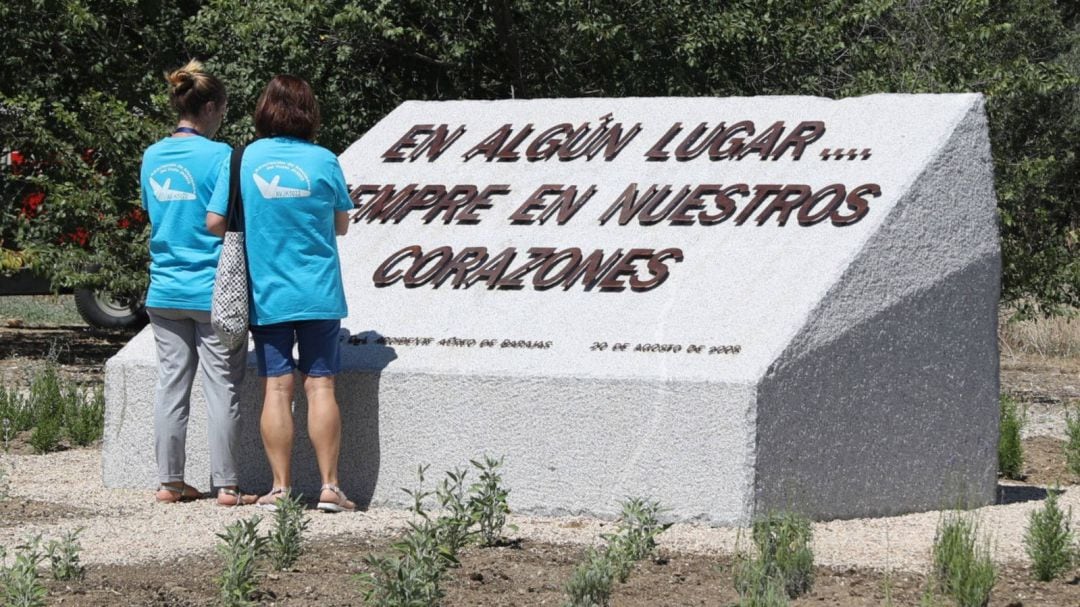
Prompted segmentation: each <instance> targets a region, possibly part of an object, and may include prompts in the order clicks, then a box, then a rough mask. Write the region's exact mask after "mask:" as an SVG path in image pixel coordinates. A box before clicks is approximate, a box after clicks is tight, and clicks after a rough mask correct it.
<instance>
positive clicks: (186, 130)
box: [173, 126, 202, 137]
mask: <svg viewBox="0 0 1080 607" xmlns="http://www.w3.org/2000/svg"><path fill="white" fill-rule="evenodd" d="M177 133H189V134H191V135H198V136H200V137H202V133H200V132H199V131H198V130H197V129H193V128H191V127H190V126H178V127H176V130H175V131H173V135H175V134H177Z"/></svg>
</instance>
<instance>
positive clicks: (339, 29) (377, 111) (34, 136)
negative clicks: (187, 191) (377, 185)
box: [0, 0, 1080, 310]
mask: <svg viewBox="0 0 1080 607" xmlns="http://www.w3.org/2000/svg"><path fill="white" fill-rule="evenodd" d="M1076 21H1077V10H1076V9H1075V7H1073V6H1072V4H1071V3H1064V2H1055V1H1054V0H994V1H991V0H824V1H822V0H731V1H728V2H723V3H720V2H715V3H714V2H708V3H703V2H697V1H693V0H640V1H638V2H632V3H630V2H617V1H615V0H396V1H393V2H390V1H388V0H326V1H323V2H305V1H302V0H242V1H241V0H205V1H204V2H190V3H188V4H179V5H178V4H174V3H164V2H149V1H139V0H95V1H93V2H90V1H87V0H84V1H82V2H79V1H65V2H59V1H52V2H50V1H44V0H12V1H11V2H9V3H7V4H6V5H5V6H4V7H2V8H0V27H2V28H3V30H4V31H5V32H11V31H19V32H20V35H19V36H7V37H6V39H9V40H12V39H14V40H15V42H13V43H12V44H13V48H12V49H11V50H9V51H8V52H7V53H6V56H5V57H4V58H3V61H4V63H3V68H2V69H3V70H4V72H3V74H2V75H3V76H4V78H3V82H0V103H2V104H3V105H2V106H0V117H3V118H4V122H5V123H11V122H12V121H11V120H9V118H10V116H12V115H13V112H14V114H17V118H16V120H15V121H14V123H15V124H16V131H18V132H19V133H22V134H24V135H25V134H27V133H30V134H29V135H27V136H25V137H14V138H13V137H11V133H12V131H10V130H7V129H5V130H3V131H0V133H2V134H3V136H4V140H3V141H4V143H5V145H7V146H9V147H12V145H11V143H10V142H13V141H15V142H17V143H18V145H20V146H24V147H26V148H27V149H36V145H37V143H38V141H39V140H40V139H43V138H44V139H48V140H49V141H52V142H53V143H55V145H56V146H61V142H65V143H66V144H67V146H68V148H69V149H71V148H74V149H76V150H78V149H81V148H82V147H85V146H86V145H87V144H88V143H92V144H94V146H95V147H94V149H96V150H99V151H100V153H101V154H102V156H104V157H108V158H109V163H108V166H109V167H112V168H114V169H115V170H116V171H117V173H118V174H117V175H116V176H115V179H114V178H113V176H112V175H113V174H112V173H108V176H107V178H106V181H107V182H108V184H109V185H107V186H105V189H102V190H100V192H101V195H100V196H99V197H98V198H97V199H96V200H97V203H95V204H99V205H105V206H108V204H109V201H110V200H111V201H112V204H113V205H115V206H117V207H120V208H121V209H123V208H126V207H124V205H129V206H130V204H132V203H133V201H135V200H136V199H137V198H136V191H135V188H136V187H137V183H135V182H131V181H130V180H127V179H128V178H129V177H130V175H132V174H134V173H133V170H134V169H130V168H125V169H121V168H120V167H119V165H118V164H117V162H127V163H130V164H132V165H137V163H138V162H137V161H138V154H137V149H138V148H139V147H140V146H143V145H146V144H147V143H149V142H150V141H151V140H152V139H154V138H155V137H156V136H160V134H161V133H162V130H163V129H164V128H165V126H164V125H165V122H167V120H168V115H167V113H166V112H164V111H163V103H162V93H163V91H164V86H163V84H162V82H161V80H160V73H161V72H162V71H163V70H165V69H168V68H170V67H173V66H175V65H177V64H179V63H181V62H182V61H183V60H184V59H186V58H187V57H188V56H197V57H199V58H202V59H204V60H208V63H209V65H210V66H211V68H212V69H213V70H215V72H216V73H218V74H219V75H220V76H222V78H223V79H224V80H225V82H226V84H227V85H228V87H229V90H230V104H229V106H230V110H229V111H230V115H229V116H228V117H227V122H226V127H225V128H224V130H223V132H222V136H223V138H225V139H226V140H228V141H230V142H231V143H241V142H245V141H247V140H250V138H251V137H252V136H253V129H252V125H251V119H250V113H251V109H252V108H253V107H254V103H255V100H256V97H257V95H258V93H259V92H260V90H261V88H262V87H263V85H264V84H265V83H266V82H267V80H269V78H270V77H271V76H273V75H274V74H277V73H282V72H290V73H295V74H298V75H300V76H303V77H305V78H307V79H308V80H309V81H310V82H311V83H312V85H313V86H314V88H315V90H316V92H317V93H318V94H319V96H320V101H321V103H322V106H323V116H324V125H323V129H322V132H321V134H320V139H319V142H320V143H321V144H323V145H325V146H327V147H329V148H331V149H332V150H335V151H337V152H340V151H342V150H344V148H345V147H347V146H348V145H349V144H350V143H351V142H352V141H353V140H355V139H356V138H357V137H358V136H359V135H360V134H361V133H363V132H364V131H365V130H366V129H367V128H369V127H370V126H372V125H373V124H374V123H375V122H377V121H378V119H379V118H381V117H382V116H383V115H385V114H386V113H387V112H389V111H390V110H392V109H393V108H394V107H396V106H397V105H398V104H399V103H400V102H402V101H404V100H406V99H460V98H471V99H499V98H508V97H529V98H539V97H572V96H616V97H618V96H660V95H687V96H701V95H709V96H732V95H781V94H784V95H787V94H800V95H821V96H828V97H844V96H852V95H863V94H869V93H876V92H901V93H922V92H933V93H938V92H960V91H978V92H982V93H983V94H985V95H986V97H987V108H988V112H989V117H990V125H991V142H992V150H993V159H994V166H995V175H996V188H997V194H998V199H999V210H1000V218H1001V222H1000V223H1001V229H1002V236H1003V240H1002V247H1003V254H1004V294H1003V295H1004V298H1005V299H1006V300H1007V301H1010V302H1017V303H1022V304H1025V303H1026V304H1028V305H1029V306H1030V305H1039V306H1041V307H1042V308H1043V309H1044V310H1050V309H1053V308H1054V307H1055V306H1060V305H1072V306H1077V305H1080V203H1078V202H1077V194H1076V192H1078V191H1080V188H1078V187H1077V186H1078V185H1080V184H1078V183H1077V182H1078V180H1080V171H1078V170H1077V169H1078V168H1080V167H1077V158H1076V153H1075V150H1074V149H1073V147H1072V146H1071V145H1070V144H1071V143H1072V142H1075V141H1078V140H1080V137H1078V136H1080V117H1078V112H1077V111H1076V110H1077V109H1078V107H1077V106H1078V103H1077V101H1078V95H1077V84H1078V82H1080V45H1078V44H1077V41H1078V30H1077V23H1076ZM42 23H45V24H47V27H42V25H41V24H42ZM31 30H34V31H36V32H37V33H35V34H33V35H30V36H28V37H25V38H24V37H23V36H22V35H21V32H23V31H28V32H29V31H31ZM57 65H62V66H64V67H65V68H67V69H57V67H56V66H57ZM23 83H27V84H25V85H23ZM57 104H59V106H58V105H57ZM113 104H117V105H113ZM87 106H94V107H97V108H98V110H97V112H98V115H106V116H111V117H113V118H116V119H119V114H121V113H123V112H122V111H119V110H121V109H122V108H126V110H127V113H128V114H129V116H128V117H127V118H126V119H125V120H120V121H119V123H114V124H105V125H103V124H100V123H89V122H86V121H85V120H84V121H82V122H80V123H78V124H77V125H72V124H70V123H69V122H70V121H68V122H65V121H64V120H63V119H62V117H61V115H62V112H61V111H60V109H56V108H57V107H59V108H61V109H63V110H67V111H69V112H75V115H76V116H84V115H86V114H83V113H82V112H83V111H84V110H83V109H82V108H85V107H87ZM11 108H14V110H12V109H11ZM113 110H116V111H117V113H116V114H112V113H110V112H112V111H113ZM91 114H92V113H91ZM27 124H36V125H40V126H39V127H37V130H31V129H27V128H25V125H27ZM9 126H10V124H9ZM76 126H77V127H79V128H76ZM121 130H123V131H124V132H123V133H121ZM97 131H103V132H101V133H97ZM46 133H47V134H48V135H49V137H44V135H45V134H46ZM113 149H115V152H114V151H112V150H113ZM50 153H53V152H50ZM47 172H48V171H47ZM120 173H122V174H120ZM63 179H69V177H68V176H66V175H58V176H57V177H55V178H54V177H53V176H52V175H51V174H50V176H49V179H47V180H45V181H43V182H42V184H43V185H44V186H48V187H51V188H54V189H55V188H58V187H60V186H59V184H60V183H62V180H63ZM67 187H68V191H69V195H70V196H71V197H72V199H74V198H80V196H82V194H80V196H76V192H75V191H76V190H79V188H78V187H77V186H75V185H74V184H72V185H69V186H67ZM84 187H85V186H84ZM61 189H62V188H61ZM84 191H85V190H79V192H84ZM68 204H69V203H68V202H67V199H64V200H63V201H59V200H55V199H54V196H53V191H52V190H50V192H49V198H48V205H49V208H50V211H51V210H52V209H53V208H54V207H58V206H67V205H68ZM76 206H77V205H76ZM83 206H84V207H85V208H86V209H92V210H93V211H94V212H99V213H102V214H103V215H104V216H105V217H106V220H104V223H103V222H102V221H98V222H97V223H95V224H94V226H93V229H90V231H91V232H92V233H93V236H92V241H91V245H90V247H89V248H90V249H91V252H89V253H87V254H86V255H84V257H87V258H88V259H95V260H98V261H99V262H100V257H101V255H99V254H97V253H95V252H94V251H97V250H99V247H100V246H101V245H105V244H109V242H108V241H102V242H101V243H100V245H99V243H97V242H94V241H93V239H96V238H104V237H102V236H99V235H98V232H99V231H103V230H107V229H112V228H111V227H109V226H111V225H113V224H115V222H116V221H119V217H120V215H118V214H117V213H116V212H113V211H105V210H103V209H102V208H101V207H100V206H94V205H93V204H84V205H83ZM9 215H10V213H9ZM82 219H83V218H80V221H81V220H82ZM5 221H6V219H5ZM106 224H108V225H106ZM65 229H66V228H65ZM88 229H89V228H88ZM60 233H61V234H63V233H66V232H63V230H61V231H60ZM24 242H25V241H24ZM42 248H44V249H55V250H56V251H59V252H57V253H55V254H53V253H49V254H45V253H42V255H43V258H45V259H50V260H54V259H56V260H59V259H61V258H66V257H67V253H64V252H63V251H67V250H68V249H71V248H73V245H72V244H71V242H56V241H55V238H54V240H53V241H52V242H50V243H49V244H48V245H47V246H44V247H42ZM120 252H121V253H122V255H121V256H126V255H128V254H129V253H130V251H127V250H121V251H120ZM109 254H110V255H112V254H113V252H110V253H109ZM75 258H78V256H75ZM124 259H125V260H126V261H124V260H122V262H117V263H115V264H113V266H114V267H116V268H118V269H119V268H120V267H122V265H123V263H126V262H127V261H133V260H135V257H132V258H131V259H130V260H127V258H126V257H125V258H124ZM50 263H51V262H50ZM139 263H145V258H142V259H141V260H140V261H139ZM137 265H138V264H131V267H136V266H137ZM58 267H62V265H61V266H58Z"/></svg>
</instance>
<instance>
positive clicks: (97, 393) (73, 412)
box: [64, 386, 105, 447]
mask: <svg viewBox="0 0 1080 607" xmlns="http://www.w3.org/2000/svg"><path fill="white" fill-rule="evenodd" d="M64 430H65V434H66V435H67V438H68V440H69V441H71V443H72V444H73V445H78V446H80V447H85V446H87V445H89V444H91V443H93V442H94V441H96V440H98V439H100V438H101V436H102V434H104V432H105V392H104V390H102V388H101V387H100V386H99V387H98V388H97V389H96V390H94V394H93V397H92V398H91V399H89V400H87V399H86V395H85V393H82V392H79V391H75V390H74V389H73V397H72V398H66V399H65V400H64Z"/></svg>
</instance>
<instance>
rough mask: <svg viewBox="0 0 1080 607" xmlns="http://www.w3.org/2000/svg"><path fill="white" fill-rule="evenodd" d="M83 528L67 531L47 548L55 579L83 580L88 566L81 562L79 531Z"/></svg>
mask: <svg viewBox="0 0 1080 607" xmlns="http://www.w3.org/2000/svg"><path fill="white" fill-rule="evenodd" d="M81 531H82V528H79V529H75V530H73V531H67V532H65V533H64V535H63V537H61V538H60V539H59V540H52V541H50V542H49V546H48V548H47V550H46V552H47V553H48V556H49V568H50V569H51V570H52V576H53V579H55V580H63V581H68V580H81V579H82V578H83V576H84V575H85V574H86V567H84V566H83V564H82V563H81V562H79V552H81V551H82V546H80V545H79V533H80V532H81Z"/></svg>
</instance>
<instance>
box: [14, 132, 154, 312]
mask: <svg viewBox="0 0 1080 607" xmlns="http://www.w3.org/2000/svg"><path fill="white" fill-rule="evenodd" d="M23 162H24V160H23V157H22V155H21V154H19V152H14V151H13V152H8V153H6V154H4V155H3V156H2V157H0V164H4V165H6V166H8V167H19V166H20V165H22V164H23ZM43 200H44V195H43V194H42V193H41V192H33V191H31V192H28V193H24V194H23V195H22V197H21V200H19V201H17V205H18V207H19V208H21V211H22V213H23V214H24V215H25V216H29V217H33V216H34V215H35V214H36V211H37V209H38V207H39V206H40V205H41V203H42V202H43ZM4 236H5V235H4V234H0V296H4V295H52V294H56V293H60V294H69V293H71V294H74V296H75V308H76V309H77V310H78V311H79V316H82V318H83V320H85V321H86V323H87V324H89V325H91V326H94V327H99V328H102V329H126V328H135V327H140V326H142V325H144V324H146V322H147V319H146V311H145V309H144V308H143V303H142V301H141V300H140V301H125V300H121V299H117V298H115V297H112V296H110V295H107V294H104V293H98V292H95V291H92V290H90V289H53V288H52V285H51V284H50V282H49V280H48V278H46V277H43V276H39V275H38V274H36V273H35V272H33V271H32V270H30V269H28V268H25V267H23V266H24V264H23V261H22V256H21V254H20V252H19V251H18V250H16V249H14V248H12V245H11V243H10V242H9V241H8V239H7V238H5V237H4ZM95 271H97V269H96V268H93V267H88V268H87V272H95Z"/></svg>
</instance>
